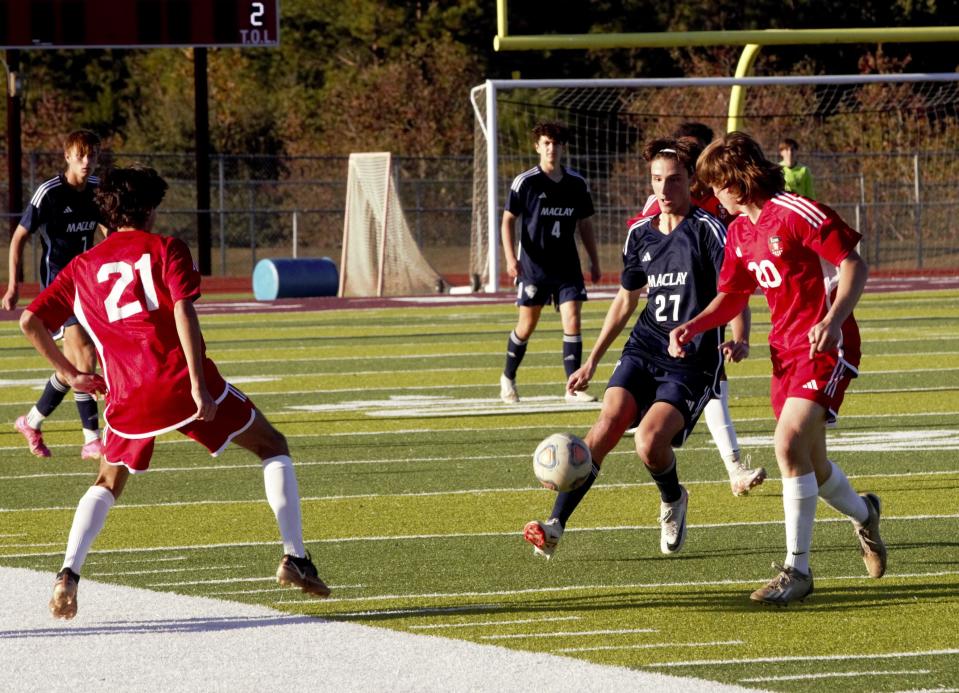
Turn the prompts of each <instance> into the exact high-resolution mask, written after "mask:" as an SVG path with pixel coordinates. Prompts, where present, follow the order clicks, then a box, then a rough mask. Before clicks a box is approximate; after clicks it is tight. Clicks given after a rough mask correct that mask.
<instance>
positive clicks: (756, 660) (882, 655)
mask: <svg viewBox="0 0 959 693" xmlns="http://www.w3.org/2000/svg"><path fill="white" fill-rule="evenodd" d="M950 655H959V649H946V650H925V651H923V652H877V653H875V654H851V655H809V656H789V657H787V656H780V657H749V658H743V659H696V660H690V661H688V662H655V663H653V664H644V665H643V666H644V667H704V666H705V667H708V666H717V665H719V666H727V665H732V664H764V663H769V662H773V663H779V662H824V661H829V662H841V661H847V660H851V659H901V658H905V657H944V656H950ZM936 690H939V689H938V688H937V689H936Z"/></svg>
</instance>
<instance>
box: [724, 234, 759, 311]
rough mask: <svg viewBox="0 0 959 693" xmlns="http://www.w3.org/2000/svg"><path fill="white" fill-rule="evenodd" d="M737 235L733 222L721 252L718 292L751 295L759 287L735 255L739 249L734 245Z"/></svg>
mask: <svg viewBox="0 0 959 693" xmlns="http://www.w3.org/2000/svg"><path fill="white" fill-rule="evenodd" d="M737 235H738V234H737V233H736V222H735V221H734V222H733V223H732V224H731V225H730V227H729V234H728V236H727V238H726V248H725V250H724V251H723V266H722V268H721V269H720V270H719V290H720V291H721V292H723V293H724V294H752V293H753V292H754V291H755V290H756V287H757V286H759V282H758V281H757V280H756V275H755V274H753V273H752V272H751V271H749V269H748V268H747V267H746V266H745V265H744V264H743V260H742V258H741V257H739V255H738V254H737V251H738V249H739V248H738V245H737V243H736V236H737Z"/></svg>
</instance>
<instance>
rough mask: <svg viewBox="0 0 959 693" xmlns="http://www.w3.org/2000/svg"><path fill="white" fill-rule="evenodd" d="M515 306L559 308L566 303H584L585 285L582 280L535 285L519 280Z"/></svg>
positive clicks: (543, 282)
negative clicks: (551, 305)
mask: <svg viewBox="0 0 959 693" xmlns="http://www.w3.org/2000/svg"><path fill="white" fill-rule="evenodd" d="M516 289H517V291H516V305H518V306H548V305H549V304H550V303H552V304H554V305H556V306H559V305H560V304H561V303H566V302H567V301H585V300H587V298H586V284H585V282H583V278H582V277H580V278H579V279H578V280H566V281H558V282H557V281H549V280H545V281H541V282H537V283H535V284H531V283H529V282H526V281H523V280H520V282H519V283H518V284H517V285H516Z"/></svg>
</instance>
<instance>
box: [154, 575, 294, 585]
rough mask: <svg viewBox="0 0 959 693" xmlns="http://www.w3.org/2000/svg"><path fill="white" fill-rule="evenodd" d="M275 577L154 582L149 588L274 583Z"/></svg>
mask: <svg viewBox="0 0 959 693" xmlns="http://www.w3.org/2000/svg"><path fill="white" fill-rule="evenodd" d="M275 580H276V576H275V575H271V576H270V577H232V578H220V579H217V580H188V581H185V582H154V583H153V584H152V585H147V586H148V587H181V586H185V585H228V584H230V583H231V582H274V581H275Z"/></svg>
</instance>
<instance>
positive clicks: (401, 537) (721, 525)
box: [0, 514, 959, 575]
mask: <svg viewBox="0 0 959 693" xmlns="http://www.w3.org/2000/svg"><path fill="white" fill-rule="evenodd" d="M957 518H959V514H953V515H912V516H899V517H887V516H883V518H882V519H883V521H885V522H895V521H906V522H911V521H926V520H954V519H957ZM835 522H843V523H845V522H849V520H848V519H846V518H844V517H825V518H817V519H816V523H817V524H824V523H835ZM781 525H782V520H754V521H740V522H713V523H703V524H690V525H689V527H690V528H692V529H726V528H730V527H762V526H781ZM659 530H660V527H659V525H658V524H657V525H617V526H612V527H570V528H569V529H567V530H566V531H567V532H637V531H657V532H658V531H659ZM520 535H522V532H521V531H516V532H453V533H449V534H397V535H386V536H370V537H337V538H333V539H308V540H307V541H306V543H307V544H347V543H351V542H364V541H425V540H433V539H470V538H478V537H514V536H520ZM46 545H47V544H44V546H46ZM274 545H275V542H272V541H250V542H236V543H228V544H202V545H197V546H164V547H148V548H138V547H130V548H124V549H99V550H93V551H91V552H90V553H91V554H96V553H101V554H108V553H118V552H137V551H149V552H154V551H189V550H199V549H219V548H236V547H248V546H274ZM60 546H62V544H60ZM0 548H3V547H0ZM62 553H63V552H62V551H50V552H30V553H0V558H40V557H46V556H60V555H62ZM942 575H952V573H948V572H947V573H942Z"/></svg>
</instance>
